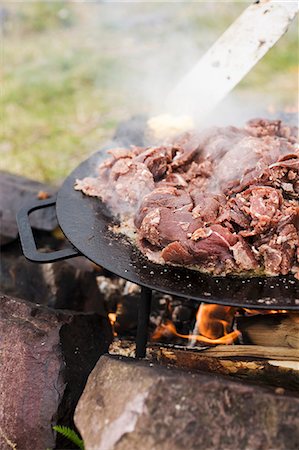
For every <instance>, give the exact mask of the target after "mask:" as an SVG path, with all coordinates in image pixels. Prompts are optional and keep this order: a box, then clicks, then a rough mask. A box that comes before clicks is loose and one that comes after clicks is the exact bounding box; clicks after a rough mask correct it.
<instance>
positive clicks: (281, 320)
mask: <svg viewBox="0 0 299 450" xmlns="http://www.w3.org/2000/svg"><path fill="white" fill-rule="evenodd" d="M237 327H238V329H239V330H240V331H241V333H242V337H243V342H244V343H248V344H255V345H261V346H266V347H267V346H271V347H290V348H296V349H299V314H298V313H288V314H267V315H264V314H260V315H256V316H249V317H238V318H237Z"/></svg>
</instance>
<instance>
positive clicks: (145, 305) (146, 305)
mask: <svg viewBox="0 0 299 450" xmlns="http://www.w3.org/2000/svg"><path fill="white" fill-rule="evenodd" d="M151 301H152V290H151V289H149V288H146V287H142V288H141V296H140V301H139V309H138V324H137V335H136V355H135V356H136V358H144V357H145V354H146V344H147V337H148V324H149V317H150V312H151Z"/></svg>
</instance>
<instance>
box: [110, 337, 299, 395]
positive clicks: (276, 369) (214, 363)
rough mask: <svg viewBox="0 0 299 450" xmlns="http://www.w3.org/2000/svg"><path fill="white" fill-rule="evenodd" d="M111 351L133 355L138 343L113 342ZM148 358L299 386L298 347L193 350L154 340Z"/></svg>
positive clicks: (271, 383) (259, 380)
mask: <svg viewBox="0 0 299 450" xmlns="http://www.w3.org/2000/svg"><path fill="white" fill-rule="evenodd" d="M109 353H110V354H115V355H121V356H126V357H128V356H129V357H133V356H134V355H135V343H133V342H130V341H120V340H116V341H114V342H113V343H112V344H111V346H110V348H109ZM147 359H148V360H150V361H153V362H159V363H160V364H162V365H167V366H169V365H171V366H174V367H178V368H184V369H188V370H195V371H205V372H212V373H215V374H221V375H228V376H232V377H235V378H239V379H240V378H241V379H246V380H247V381H251V382H257V383H263V384H267V385H272V386H277V387H283V388H285V389H290V390H298V389H299V351H298V350H297V349H291V348H285V347H282V348H281V347H259V346H256V345H218V346H216V347H212V348H207V347H202V348H199V347H197V348H196V347H195V348H192V349H190V348H187V347H179V346H170V345H168V346H165V345H163V346H162V345H159V344H153V343H150V344H149V345H148V348H147Z"/></svg>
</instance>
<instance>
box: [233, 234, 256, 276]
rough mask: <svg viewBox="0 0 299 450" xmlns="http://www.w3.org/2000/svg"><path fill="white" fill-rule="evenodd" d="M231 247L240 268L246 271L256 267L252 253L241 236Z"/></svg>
mask: <svg viewBox="0 0 299 450" xmlns="http://www.w3.org/2000/svg"><path fill="white" fill-rule="evenodd" d="M231 249H232V252H233V255H234V258H235V261H236V263H237V265H238V267H239V269H240V270H242V271H246V270H254V269H257V268H258V262H257V260H256V258H255V256H254V253H253V251H252V250H251V248H250V246H249V245H248V244H247V242H246V241H245V240H244V239H243V238H242V236H239V240H238V242H237V243H236V244H235V245H233V246H232V248H231Z"/></svg>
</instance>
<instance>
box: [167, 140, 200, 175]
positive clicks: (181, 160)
mask: <svg viewBox="0 0 299 450" xmlns="http://www.w3.org/2000/svg"><path fill="white" fill-rule="evenodd" d="M173 147H174V149H175V155H174V157H173V160H172V162H171V168H172V170H176V169H178V168H180V169H181V168H182V167H184V166H186V165H188V164H189V163H191V162H192V160H194V159H195V157H196V155H197V154H199V152H200V150H199V140H198V136H197V135H196V134H190V133H186V134H185V135H184V136H183V138H182V139H180V140H177V142H176V143H175V144H174V146H173Z"/></svg>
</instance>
